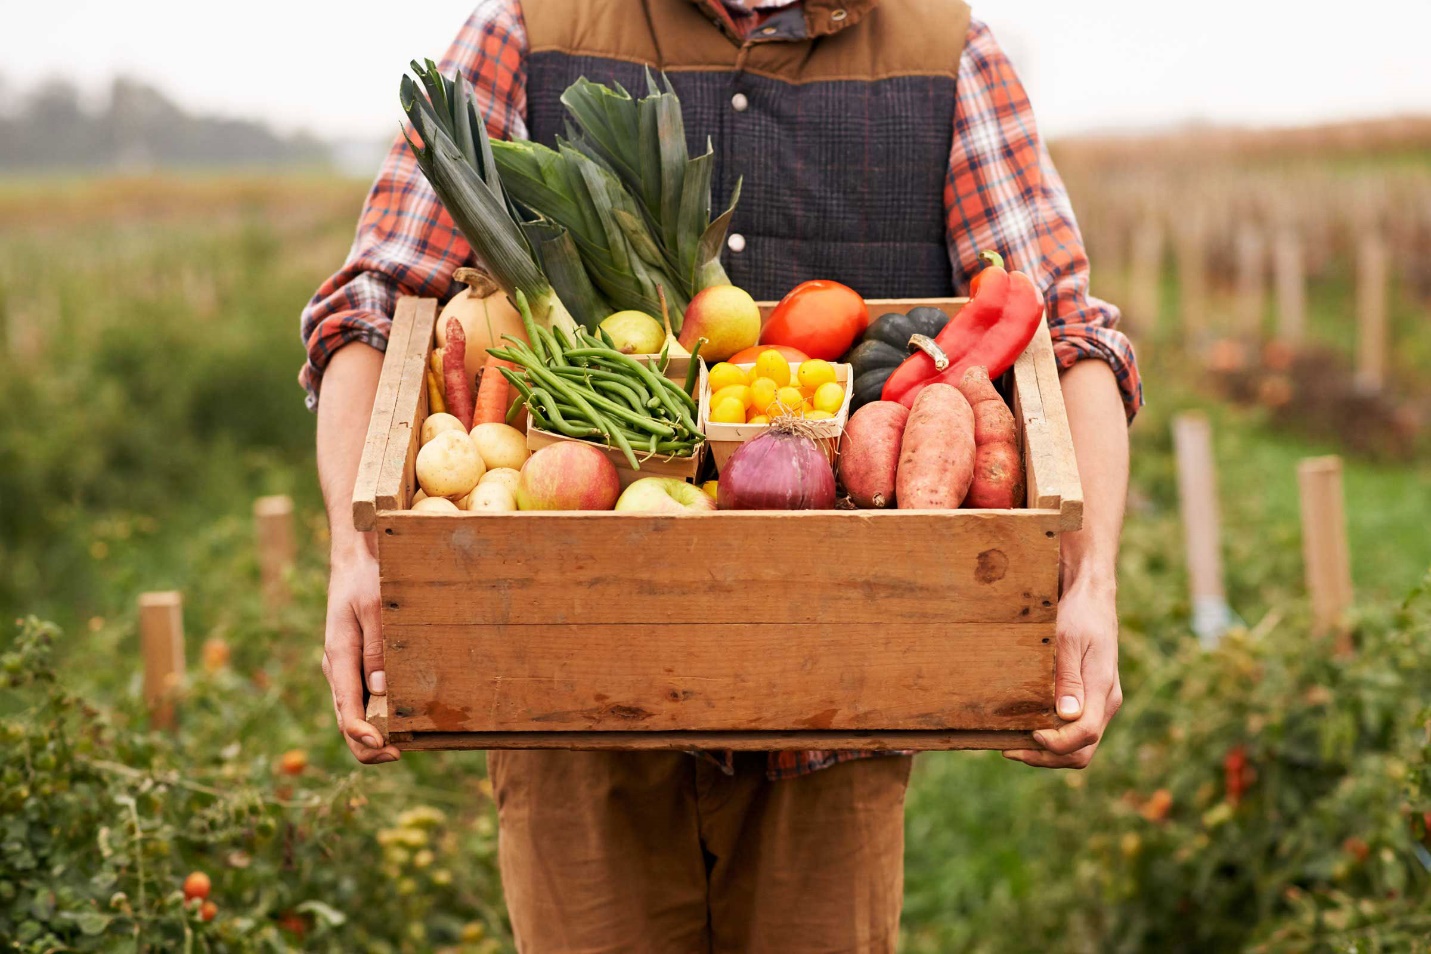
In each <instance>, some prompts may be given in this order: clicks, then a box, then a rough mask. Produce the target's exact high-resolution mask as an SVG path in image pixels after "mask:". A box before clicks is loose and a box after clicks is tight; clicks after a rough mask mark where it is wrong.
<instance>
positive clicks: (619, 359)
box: [571, 348, 694, 416]
mask: <svg viewBox="0 0 1431 954" xmlns="http://www.w3.org/2000/svg"><path fill="white" fill-rule="evenodd" d="M571 354H572V355H573V356H580V357H598V358H604V359H606V360H608V361H612V362H614V363H616V364H619V365H621V366H622V367H625V368H631V369H634V370H635V372H636V373H637V374H638V375H640V376H641V378H642V380H644V381H645V382H646V386H647V387H648V388H650V389H651V390H652V391H654V392H655V393H656V394H657V396H659V397H661V400H662V403H664V404H665V405H666V406H667V407H669V408H670V409H671V410H672V412H674V413H676V414H678V415H679V414H680V412H679V411H678V410H677V409H676V407H675V405H674V404H673V403H672V401H671V400H670V392H672V391H674V392H675V393H676V394H679V395H680V396H681V397H683V398H685V399H686V401H690V399H691V396H690V395H689V394H686V393H685V392H684V391H682V390H681V389H680V388H678V387H676V384H675V382H674V381H670V380H667V379H666V378H663V377H661V376H660V375H659V374H656V373H655V372H654V371H652V370H651V369H650V368H648V367H646V366H645V365H644V364H642V363H641V362H639V361H637V360H636V359H635V358H632V357H631V356H630V355H624V354H622V353H621V352H619V351H609V352H605V353H603V352H601V351H598V350H595V349H590V348H578V349H576V350H574V351H572V352H571ZM692 406H694V405H692ZM687 416H689V415H687Z"/></svg>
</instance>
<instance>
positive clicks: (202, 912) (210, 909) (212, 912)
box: [199, 901, 219, 921]
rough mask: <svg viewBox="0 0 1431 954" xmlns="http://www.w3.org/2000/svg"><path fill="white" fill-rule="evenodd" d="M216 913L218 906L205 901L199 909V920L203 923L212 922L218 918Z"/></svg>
mask: <svg viewBox="0 0 1431 954" xmlns="http://www.w3.org/2000/svg"><path fill="white" fill-rule="evenodd" d="M218 913H219V906H218V905H217V904H215V903H214V902H212V901H205V902H204V904H203V906H202V907H200V908H199V919H200V920H203V921H212V920H213V919H214V918H215V917H217V916H218Z"/></svg>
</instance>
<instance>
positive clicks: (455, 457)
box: [417, 430, 487, 497]
mask: <svg viewBox="0 0 1431 954" xmlns="http://www.w3.org/2000/svg"><path fill="white" fill-rule="evenodd" d="M486 472H487V467H486V465H485V464H483V463H482V455H481V454H479V453H477V446H476V445H475V444H473V443H472V439H471V438H470V437H468V436H467V435H466V434H464V433H463V432H462V431H461V430H456V431H443V432H442V433H440V434H438V435H437V436H436V437H434V438H433V439H432V440H431V441H429V442H428V443H427V444H425V445H423V448H422V449H421V450H420V451H418V452H417V483H418V485H419V486H420V487H422V489H423V490H425V491H426V492H427V495H428V496H429V497H461V496H464V495H465V494H467V493H468V492H469V491H471V490H472V488H473V487H476V486H477V481H479V480H481V479H482V475H483V474H484V473H486Z"/></svg>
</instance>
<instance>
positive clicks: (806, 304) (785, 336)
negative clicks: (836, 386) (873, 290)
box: [760, 279, 870, 361]
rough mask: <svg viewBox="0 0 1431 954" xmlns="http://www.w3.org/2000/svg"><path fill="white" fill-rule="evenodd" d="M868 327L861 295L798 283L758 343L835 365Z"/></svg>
mask: <svg viewBox="0 0 1431 954" xmlns="http://www.w3.org/2000/svg"><path fill="white" fill-rule="evenodd" d="M869 323H870V313H869V309H868V308H866V307H865V300H864V298H862V297H861V296H860V293H859V292H857V291H855V290H854V289H853V288H850V287H849V286H848V285H841V284H840V283H839V282H831V281H824V280H822V279H816V280H814V281H808V282H801V283H800V284H799V285H796V286H795V287H794V288H792V289H791V290H790V291H789V292H788V293H787V294H786V295H785V297H784V298H782V299H780V304H778V305H776V306H775V310H774V311H772V312H771V313H770V317H769V318H767V319H766V320H765V326H764V327H763V328H761V329H760V343H761V344H773V345H786V346H788V347H791V348H798V349H800V350H801V351H803V352H805V353H806V354H807V355H809V356H810V357H812V358H824V359H825V360H826V361H838V360H839V359H840V356H841V355H843V354H844V353H845V352H846V351H849V350H850V346H851V345H853V344H854V343H855V339H856V338H858V337H859V336H860V334H861V333H862V332H863V331H864V330H865V327H866V326H867V325H869Z"/></svg>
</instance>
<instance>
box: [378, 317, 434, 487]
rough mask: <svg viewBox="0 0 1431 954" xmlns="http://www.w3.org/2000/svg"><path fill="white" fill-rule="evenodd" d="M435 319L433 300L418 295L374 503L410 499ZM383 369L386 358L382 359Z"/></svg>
mask: <svg viewBox="0 0 1431 954" xmlns="http://www.w3.org/2000/svg"><path fill="white" fill-rule="evenodd" d="M436 323H437V300H436V299H434V298H421V299H418V302H417V308H416V310H415V311H414V312H413V316H412V337H411V339H410V341H409V344H408V347H407V350H406V352H400V353H399V356H400V357H401V358H402V376H401V378H399V380H398V390H397V396H396V397H395V398H394V410H393V419H392V424H391V425H390V426H389V427H388V439H387V446H386V447H385V448H384V451H383V461H382V468H381V470H379V471H378V485H377V507H378V510H379V511H383V510H402V509H405V508H406V507H407V505H408V501H410V500H411V499H412V493H413V488H414V486H415V477H414V470H413V469H414V467H415V466H416V463H417V444H418V439H419V437H421V430H422V422H423V419H424V418H426V417H427V356H428V354H429V352H431V351H432V329H433V326H434V325H435V324H436ZM383 364H384V366H385V367H384V370H386V364H387V362H386V360H384V362H383Z"/></svg>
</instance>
